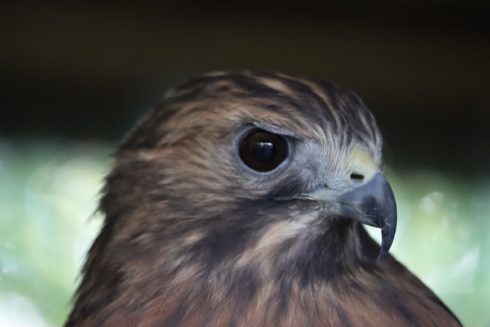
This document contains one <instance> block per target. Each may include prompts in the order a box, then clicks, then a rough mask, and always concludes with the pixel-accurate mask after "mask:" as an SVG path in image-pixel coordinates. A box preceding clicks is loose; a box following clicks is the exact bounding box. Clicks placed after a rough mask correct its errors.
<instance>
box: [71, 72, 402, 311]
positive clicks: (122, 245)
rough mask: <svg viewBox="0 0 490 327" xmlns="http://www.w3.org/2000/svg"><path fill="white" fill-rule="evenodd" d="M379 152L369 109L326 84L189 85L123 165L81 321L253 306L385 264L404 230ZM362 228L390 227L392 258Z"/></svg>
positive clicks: (254, 77)
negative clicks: (104, 314)
mask: <svg viewBox="0 0 490 327" xmlns="http://www.w3.org/2000/svg"><path fill="white" fill-rule="evenodd" d="M381 148H382V138H381V135H380V131H379V129H378V127H377V125H376V122H375V120H374V117H373V115H372V114H371V113H370V112H369V110H368V109H367V108H366V106H365V105H364V104H363V102H362V101H361V100H360V98H359V97H358V96H357V95H356V94H354V93H353V92H351V91H349V90H348V89H346V88H343V87H340V86H336V85H334V84H331V83H328V82H318V81H313V80H309V79H301V78H293V77H290V76H287V75H283V74H278V73H249V72H244V73H211V74H207V75H204V76H202V77H199V78H196V79H193V80H191V81H189V82H186V83H184V84H181V85H180V86H178V87H176V88H174V89H172V90H170V91H169V92H168V93H167V94H166V95H165V97H164V98H163V100H162V102H161V103H160V104H159V105H158V106H157V107H155V108H154V109H153V110H152V111H151V112H150V113H149V114H148V115H147V116H146V117H144V118H143V119H142V120H141V121H140V123H139V124H137V126H136V127H135V128H134V129H133V131H132V132H131V133H129V135H128V136H127V137H126V139H125V140H124V141H123V142H122V144H121V146H120V148H119V150H118V152H117V154H116V162H115V168H114V170H113V171H112V173H111V174H110V175H109V177H108V179H107V183H106V186H105V191H104V192H105V193H104V197H103V199H102V202H101V209H102V211H103V212H104V213H105V215H106V219H105V225H104V228H103V230H102V232H101V234H100V235H99V237H98V239H97V240H96V242H95V243H94V246H93V247H92V249H91V252H90V255H89V258H88V260H87V263H86V267H85V278H84V280H85V282H84V283H82V286H81V287H80V289H79V295H78V299H82V298H84V297H86V298H87V297H88V294H91V296H90V299H89V300H86V301H88V304H85V305H84V306H83V305H81V306H79V307H81V308H82V309H80V310H82V311H83V308H85V310H86V311H89V310H93V308H94V307H95V306H112V308H113V310H115V309H114V308H117V307H118V305H119V306H123V304H124V306H126V307H128V306H130V307H131V306H132V307H134V308H137V307H139V308H141V307H142V306H147V307H151V305H150V304H149V303H153V302H154V301H156V299H158V298H162V297H165V298H166V299H169V298H172V297H175V298H180V299H184V298H190V297H192V296H194V297H196V296H198V295H196V294H204V291H202V287H204V288H208V289H213V292H212V295H209V294H210V293H209V292H207V293H206V294H208V295H206V296H205V298H206V299H208V300H209V299H210V298H212V299H216V298H223V299H224V298H227V297H229V296H230V294H232V293H233V292H235V291H234V290H239V292H240V297H241V298H242V300H243V301H244V302H246V301H247V300H246V299H247V298H252V297H253V296H256V295H257V292H258V289H260V287H259V285H265V282H264V281H266V280H267V281H272V280H275V281H279V282H280V283H282V284H281V285H282V286H281V288H280V289H281V292H288V290H290V289H291V286H290V285H291V283H289V281H291V280H293V279H294V280H298V281H299V283H309V282H311V281H313V280H329V279H331V278H334V276H336V275H338V274H339V273H348V272H349V271H352V270H355V269H357V268H358V267H361V266H362V267H369V266H375V265H376V264H377V260H376V257H377V256H378V255H379V257H380V258H382V257H383V256H385V255H386V254H387V252H388V250H389V248H390V245H391V243H392V241H393V237H394V234H395V228H396V205H395V201H394V197H393V192H392V190H391V188H390V186H389V184H388V183H387V181H386V180H385V178H384V177H383V174H382V171H381V168H380V165H381ZM361 224H367V225H371V226H376V227H380V228H381V230H382V236H383V239H382V245H381V247H379V246H378V245H377V244H376V243H375V242H374V241H372V240H371V239H370V238H369V236H368V235H367V234H366V232H365V230H364V228H363V227H362V226H361ZM204 280H205V282H202V283H201V282H199V281H204ZM99 281H103V282H99ZM213 283H214V284H213ZM204 284H205V285H207V286H203V285H204ZM210 284H213V285H214V286H210ZM199 285H200V286H199ZM267 285H273V283H269V284H267ZM274 285H276V284H274ZM95 289H97V290H95ZM103 292H105V295H104V296H102V295H100V296H98V295H96V294H95V293H100V294H102V293H103ZM135 294H139V295H138V296H135ZM190 294H194V295H192V296H191V295H190ZM284 294H286V293H284ZM210 296H211V297H210ZM152 301H153V302H152ZM183 301H184V300H181V302H180V303H183ZM118 303H119V304H118ZM156 307H157V306H155V308H156ZM164 307H167V308H169V307H172V305H171V304H168V303H167V304H166V305H162V304H161V303H160V306H158V308H159V309H155V310H163V309H162V308H164ZM91 308H92V309H91ZM169 310H170V309H169ZM176 310H177V309H176ZM82 311H80V312H82ZM177 311H178V310H177ZM101 319H102V318H101Z"/></svg>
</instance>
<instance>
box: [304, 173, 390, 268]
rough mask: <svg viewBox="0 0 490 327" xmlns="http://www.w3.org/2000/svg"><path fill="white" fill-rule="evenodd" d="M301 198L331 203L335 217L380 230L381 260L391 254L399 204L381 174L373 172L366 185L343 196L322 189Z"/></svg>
mask: <svg viewBox="0 0 490 327" xmlns="http://www.w3.org/2000/svg"><path fill="white" fill-rule="evenodd" d="M298 198H300V199H306V200H313V201H319V202H328V203H330V204H331V205H330V206H329V210H330V213H331V214H332V215H335V216H341V217H346V218H350V219H353V220H357V221H358V222H360V223H362V224H366V225H369V226H374V227H378V228H381V236H382V241H381V248H380V251H379V254H378V260H381V259H383V258H384V257H385V256H386V255H387V254H388V251H389V250H390V247H391V244H392V243H393V239H394V237H395V232H396V219H397V215H396V202H395V196H394V195H393V190H392V189H391V186H390V184H388V182H387V181H386V178H385V177H384V176H383V174H381V173H380V172H379V171H376V172H374V173H373V174H372V175H371V177H370V179H369V180H368V181H367V182H365V183H363V184H361V185H359V186H355V187H354V188H352V189H350V190H348V191H346V192H344V193H342V194H338V193H337V192H336V191H335V190H331V189H319V190H316V191H314V192H312V193H308V194H302V195H301V196H300V197H298Z"/></svg>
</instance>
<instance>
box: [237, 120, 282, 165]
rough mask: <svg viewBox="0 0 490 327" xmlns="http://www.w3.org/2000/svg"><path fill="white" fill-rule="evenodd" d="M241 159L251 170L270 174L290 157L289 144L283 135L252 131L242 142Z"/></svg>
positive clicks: (258, 130)
mask: <svg viewBox="0 0 490 327" xmlns="http://www.w3.org/2000/svg"><path fill="white" fill-rule="evenodd" d="M239 154H240V158H241V159H242V161H243V162H244V163H245V164H246V165H247V166H248V167H250V168H252V169H254V170H256V171H260V172H268V171H272V170H274V169H275V168H276V167H277V166H279V165H280V164H281V163H282V162H283V161H284V160H285V159H286V158H287V156H288V144H287V141H286V139H285V138H284V137H283V136H281V135H276V134H272V133H269V132H266V131H263V130H260V129H255V130H252V131H251V132H250V133H249V134H247V135H246V136H245V137H244V138H243V139H242V141H241V142H240V149H239Z"/></svg>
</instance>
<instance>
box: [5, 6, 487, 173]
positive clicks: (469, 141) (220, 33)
mask: <svg viewBox="0 0 490 327" xmlns="http://www.w3.org/2000/svg"><path fill="white" fill-rule="evenodd" d="M489 13H490V3H489V2H487V1H463V0H460V1H435V0H433V1H422V0H419V1H402V2H396V4H394V2H393V1H354V0H352V1H337V2H326V3H325V4H324V6H322V7H318V6H314V5H313V3H312V2H308V1H299V2H298V1H297V2H295V3H294V4H291V3H288V2H285V1H281V2H268V4H267V5H265V4H263V3H254V2H248V4H246V5H245V4H242V5H237V4H230V3H223V2H216V1H211V2H210V1H206V2H204V1H172V2H164V1H161V2H157V1H139V2H137V3H136V2H135V3H129V2H120V3H119V2H118V3H108V2H86V3H80V2H78V3H73V2H52V1H48V2H42V3H41V2H38V3H34V2H32V3H13V2H12V3H3V4H2V5H0V39H1V49H0V74H1V75H0V77H1V79H0V81H1V84H2V85H1V88H0V89H1V94H2V101H1V102H0V103H1V115H0V138H7V139H10V140H14V141H17V140H18V141H20V142H22V140H26V139H28V140H33V139H36V140H39V139H53V138H54V139H63V140H68V141H70V140H75V141H85V140H89V141H109V142H116V141H117V140H118V139H120V138H121V137H122V135H123V134H124V132H125V131H126V130H128V129H129V127H130V126H131V125H132V124H133V122H134V121H135V120H136V118H137V117H138V116H139V115H141V113H143V112H144V111H146V110H147V109H148V108H149V107H150V106H151V105H153V104H155V103H156V102H157V101H158V99H159V98H160V96H161V95H162V93H163V91H164V89H165V88H166V87H167V86H169V85H171V84H173V83H176V82H181V81H182V80H184V79H186V78H189V77H192V76H194V75H196V74H199V73H202V72H206V71H211V70H223V69H233V70H236V69H273V70H278V71H282V72H285V73H289V74H296V75H303V76H310V77H314V78H321V79H328V80H332V81H334V82H337V83H340V84H344V85H346V86H348V87H350V88H352V89H353V90H355V91H356V92H357V93H359V94H360V95H361V97H362V98H363V99H364V100H365V102H366V103H367V104H368V106H369V107H370V108H371V109H372V111H373V112H374V113H375V115H376V117H377V119H378V121H379V123H380V125H381V128H382V131H383V132H384V134H385V139H386V144H387V151H386V154H387V158H388V161H389V163H391V164H392V165H394V166H396V167H400V166H401V167H410V168H424V169H425V168H427V169H436V170H443V171H450V172H454V173H457V174H460V175H464V176H467V175H479V174H486V173H487V170H488V167H489V165H490V151H489V150H490V148H489V140H490V98H489V95H490V92H489V91H490V90H489V82H490V19H489V17H490V16H489Z"/></svg>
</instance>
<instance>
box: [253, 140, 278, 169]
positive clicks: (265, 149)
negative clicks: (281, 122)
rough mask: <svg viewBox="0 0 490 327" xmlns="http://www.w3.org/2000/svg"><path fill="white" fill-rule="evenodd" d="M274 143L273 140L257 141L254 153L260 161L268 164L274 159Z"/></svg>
mask: <svg viewBox="0 0 490 327" xmlns="http://www.w3.org/2000/svg"><path fill="white" fill-rule="evenodd" d="M275 152H276V151H275V149H274V144H273V143H271V142H257V143H255V144H254V147H253V150H252V155H253V157H254V158H255V160H257V161H258V162H260V163H263V164H266V163H268V162H269V161H271V160H273V159H274V154H275Z"/></svg>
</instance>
